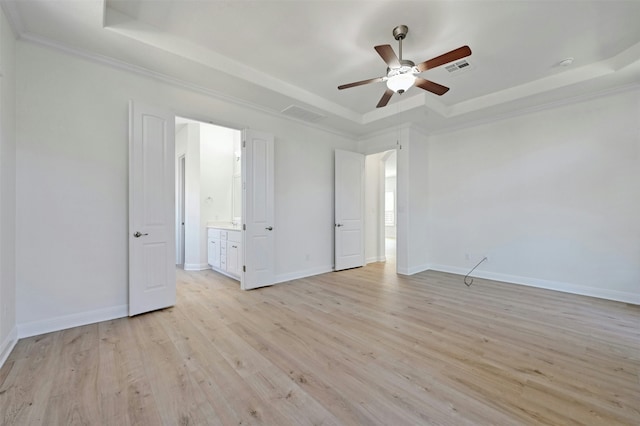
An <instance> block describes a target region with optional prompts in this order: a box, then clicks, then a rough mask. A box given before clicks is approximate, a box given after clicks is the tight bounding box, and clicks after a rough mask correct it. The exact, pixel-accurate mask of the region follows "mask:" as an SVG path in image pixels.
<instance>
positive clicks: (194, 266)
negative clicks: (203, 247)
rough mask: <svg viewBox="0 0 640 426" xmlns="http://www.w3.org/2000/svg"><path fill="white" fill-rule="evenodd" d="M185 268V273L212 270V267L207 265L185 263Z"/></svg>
mask: <svg viewBox="0 0 640 426" xmlns="http://www.w3.org/2000/svg"><path fill="white" fill-rule="evenodd" d="M183 268H184V270H185V271H205V270H207V269H211V265H209V264H207V263H185V264H184V267H183Z"/></svg>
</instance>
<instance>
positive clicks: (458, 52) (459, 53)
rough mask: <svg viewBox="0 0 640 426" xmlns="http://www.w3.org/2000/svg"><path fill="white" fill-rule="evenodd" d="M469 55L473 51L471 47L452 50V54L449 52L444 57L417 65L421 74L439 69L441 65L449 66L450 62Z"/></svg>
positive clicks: (437, 57)
mask: <svg viewBox="0 0 640 426" xmlns="http://www.w3.org/2000/svg"><path fill="white" fill-rule="evenodd" d="M469 55H471V49H470V48H469V46H462V47H459V48H457V49H454V50H452V51H451V52H447V53H445V54H443V55H440V56H436V57H435V58H433V59H429V60H428V61H424V62H423V63H421V64H418V65H416V68H418V71H419V72H422V71H426V70H430V69H432V68H435V67H439V66H440V65H444V64H448V63H449V62H453V61H457V60H458V59H462V58H465V57H467V56H469Z"/></svg>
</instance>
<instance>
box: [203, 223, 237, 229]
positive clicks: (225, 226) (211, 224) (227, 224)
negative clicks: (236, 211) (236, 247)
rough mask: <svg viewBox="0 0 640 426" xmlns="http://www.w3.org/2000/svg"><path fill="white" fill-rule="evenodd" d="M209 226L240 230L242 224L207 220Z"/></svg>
mask: <svg viewBox="0 0 640 426" xmlns="http://www.w3.org/2000/svg"><path fill="white" fill-rule="evenodd" d="M207 228H213V229H225V230H227V231H240V230H241V226H240V224H233V223H231V222H207Z"/></svg>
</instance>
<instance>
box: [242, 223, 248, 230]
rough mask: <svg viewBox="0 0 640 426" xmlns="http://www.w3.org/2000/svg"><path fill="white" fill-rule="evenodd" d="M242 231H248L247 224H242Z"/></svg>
mask: <svg viewBox="0 0 640 426" xmlns="http://www.w3.org/2000/svg"><path fill="white" fill-rule="evenodd" d="M242 230H243V231H246V230H247V224H246V223H243V224H242Z"/></svg>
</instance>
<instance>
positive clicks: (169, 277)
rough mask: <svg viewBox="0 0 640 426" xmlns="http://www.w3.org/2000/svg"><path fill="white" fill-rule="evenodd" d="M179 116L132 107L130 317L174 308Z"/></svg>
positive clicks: (130, 122) (132, 104)
mask: <svg viewBox="0 0 640 426" xmlns="http://www.w3.org/2000/svg"><path fill="white" fill-rule="evenodd" d="M174 127H175V118H174V116H173V114H172V113H171V112H169V111H165V110H161V109H158V108H153V107H149V106H145V105H141V104H139V103H137V102H136V103H135V104H134V103H133V102H130V103H129V316H133V315H137V314H141V313H144V312H149V311H154V310H156V309H162V308H166V307H168V306H173V305H175V302H176V270H175V259H176V256H175V247H176V245H175V183H174V180H175V170H174V168H175V131H174Z"/></svg>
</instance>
